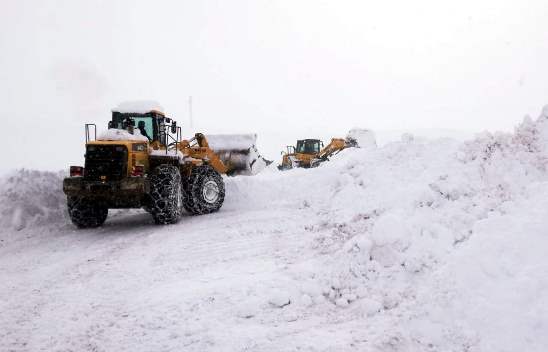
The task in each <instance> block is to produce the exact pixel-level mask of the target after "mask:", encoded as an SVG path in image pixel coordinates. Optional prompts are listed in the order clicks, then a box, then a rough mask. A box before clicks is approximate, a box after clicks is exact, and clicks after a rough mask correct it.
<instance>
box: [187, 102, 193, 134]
mask: <svg viewBox="0 0 548 352" xmlns="http://www.w3.org/2000/svg"><path fill="white" fill-rule="evenodd" d="M188 117H189V120H190V129H193V128H194V123H193V121H192V95H191V96H189V97H188Z"/></svg>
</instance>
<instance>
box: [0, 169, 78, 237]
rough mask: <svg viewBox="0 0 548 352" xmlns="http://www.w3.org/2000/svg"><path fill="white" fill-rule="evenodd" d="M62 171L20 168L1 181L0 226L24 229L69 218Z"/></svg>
mask: <svg viewBox="0 0 548 352" xmlns="http://www.w3.org/2000/svg"><path fill="white" fill-rule="evenodd" d="M66 204H67V202H66V198H65V195H64V193H63V172H44V171H35V170H32V171H31V170H24V169H23V170H18V171H15V172H13V173H12V174H10V175H9V176H7V177H5V178H3V179H2V180H1V182H0V226H2V227H3V228H8V229H15V230H22V229H24V228H32V227H38V226H45V225H52V224H64V223H66V222H67V221H68V214H67V213H66Z"/></svg>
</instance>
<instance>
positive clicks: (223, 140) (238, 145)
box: [206, 134, 272, 175]
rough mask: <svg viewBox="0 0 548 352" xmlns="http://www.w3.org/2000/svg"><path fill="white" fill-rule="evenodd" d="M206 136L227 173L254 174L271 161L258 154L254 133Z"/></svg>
mask: <svg viewBox="0 0 548 352" xmlns="http://www.w3.org/2000/svg"><path fill="white" fill-rule="evenodd" d="M206 138H207V143H208V144H209V147H210V148H211V149H212V150H213V151H214V152H215V154H217V155H218V156H219V158H220V159H221V161H222V162H223V163H224V164H225V165H226V166H227V167H228V172H227V174H228V175H255V174H258V173H259V172H261V171H262V170H263V169H264V168H265V167H266V166H268V165H269V164H270V163H272V161H270V160H266V159H265V158H263V157H262V156H261V155H260V154H259V151H258V150H257V146H256V145H255V142H256V141H257V135H256V134H210V135H206Z"/></svg>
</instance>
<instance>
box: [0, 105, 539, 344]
mask: <svg viewBox="0 0 548 352" xmlns="http://www.w3.org/2000/svg"><path fill="white" fill-rule="evenodd" d="M547 143H548V110H546V109H545V111H544V112H543V114H542V116H540V117H539V119H538V120H536V121H533V120H531V119H526V120H525V121H524V122H523V123H522V124H520V125H519V126H518V127H517V128H516V131H515V132H514V133H513V134H494V135H492V134H482V135H479V136H477V137H476V138H475V139H472V140H470V141H468V142H466V143H461V142H457V141H453V140H450V139H440V140H424V139H418V138H413V137H412V136H410V135H407V136H405V138H402V141H400V142H394V143H390V144H387V145H385V146H383V147H381V148H377V149H374V148H368V149H348V150H345V151H344V152H343V153H340V154H339V155H337V157H335V158H333V160H332V161H331V162H329V163H325V164H323V165H322V166H320V167H319V168H318V169H310V170H291V171H287V172H283V173H281V172H278V171H277V170H276V169H275V167H274V166H271V167H269V168H268V169H267V170H265V171H263V173H261V174H259V175H257V176H254V177H234V178H227V179H225V181H226V189H227V196H226V201H225V205H224V206H223V208H222V210H221V211H220V212H219V213H216V214H211V215H207V216H201V217H190V216H186V217H184V218H183V219H181V221H180V222H179V224H177V225H174V226H166V227H157V226H154V225H153V224H152V221H151V220H150V218H149V216H148V214H146V213H144V212H141V211H117V212H113V211H111V213H110V218H109V220H107V223H106V224H105V226H104V227H103V228H101V229H98V230H84V231H77V230H75V229H74V228H73V227H72V226H71V225H70V224H69V223H68V221H67V218H66V216H65V215H64V213H61V212H60V210H59V209H62V207H63V206H64V205H63V200H62V198H61V199H59V198H56V197H57V193H56V192H58V188H56V187H58V186H56V185H57V183H55V182H53V183H52V181H51V177H54V176H52V175H55V174H49V173H47V174H40V175H41V176H40V177H41V179H48V181H40V182H39V185H41V184H46V185H50V186H48V187H43V188H40V187H37V188H33V191H32V192H29V191H28V189H29V188H30V187H31V186H30V185H29V181H30V180H31V178H29V177H28V173H29V172H30V171H25V172H20V173H19V174H14V175H12V178H11V181H9V180H4V182H3V184H2V187H3V188H2V189H9V190H10V191H9V192H2V193H0V206H1V207H2V208H1V209H0V210H1V214H2V219H1V220H2V226H3V229H2V230H0V241H1V242H0V272H1V274H2V277H3V278H4V281H5V282H6V283H7V284H6V285H4V286H3V287H2V288H0V310H1V311H2V313H3V314H2V315H1V316H0V350H10V349H11V350H15V351H19V350H20V351H35V350H40V349H43V350H74V351H82V350H84V351H86V350H88V351H103V350H104V351H111V350H117V351H181V350H185V351H186V350H188V351H210V350H211V351H245V350H248V351H280V350H282V351H296V350H305V351H316V350H319V351H353V350H359V351H364V350H365V351H519V350H524V351H545V350H546V349H547V348H548V337H547V336H546V334H545V331H546V330H547V327H548V310H547V307H548V295H547V293H548V260H547V259H546V255H545V254H546V252H547V249H548V230H546V229H547V228H548V216H547V215H548V173H547V166H548V145H547ZM25 173H27V174H25ZM60 176H61V175H56V176H55V177H54V179H55V178H57V180H60V179H61V178H60ZM18 185H19V186H18ZM48 192H52V193H48ZM13 199H17V206H12V205H11V204H12V203H11V200H13ZM50 200H52V201H54V202H55V204H49V206H48V208H52V209H55V210H54V211H52V212H51V213H48V212H47V211H44V210H42V211H41V212H40V211H39V212H36V211H34V210H31V209H30V208H32V207H27V206H26V205H25V204H27V203H33V204H34V205H35V206H37V205H42V204H44V202H46V201H50ZM39 208H40V209H43V208H44V207H39ZM17 209H19V210H17ZM32 214H34V215H32ZM37 214H38V215H37ZM18 219H19V220H18ZM20 219H32V220H25V221H22V220H20Z"/></svg>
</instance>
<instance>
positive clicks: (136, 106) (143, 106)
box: [112, 100, 164, 114]
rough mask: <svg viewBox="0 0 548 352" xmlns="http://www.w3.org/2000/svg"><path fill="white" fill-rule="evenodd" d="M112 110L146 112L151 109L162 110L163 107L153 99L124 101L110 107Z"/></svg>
mask: <svg viewBox="0 0 548 352" xmlns="http://www.w3.org/2000/svg"><path fill="white" fill-rule="evenodd" d="M112 111H113V112H121V113H132V112H133V113H137V114H146V113H147V112H151V111H160V112H162V111H164V108H163V107H162V106H161V105H160V104H159V103H158V102H157V101H154V100H135V101H125V102H121V103H120V104H118V106H116V107H114V108H112Z"/></svg>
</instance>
